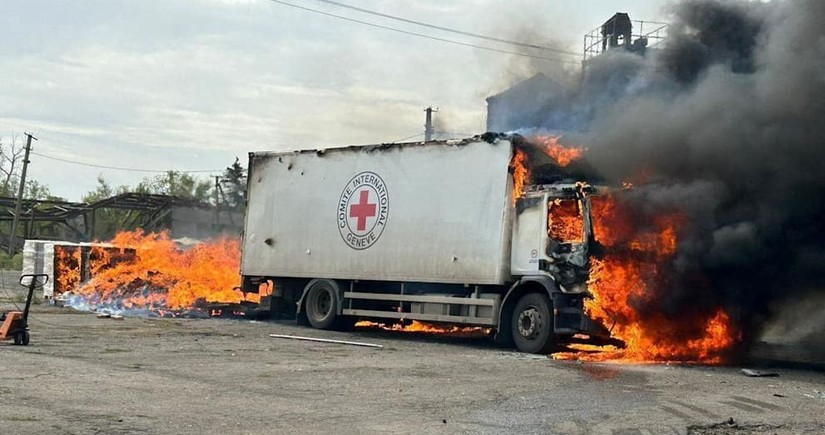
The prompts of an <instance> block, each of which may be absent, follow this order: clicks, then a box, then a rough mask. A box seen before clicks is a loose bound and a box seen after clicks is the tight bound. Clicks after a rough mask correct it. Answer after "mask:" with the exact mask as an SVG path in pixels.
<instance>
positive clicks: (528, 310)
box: [510, 293, 553, 353]
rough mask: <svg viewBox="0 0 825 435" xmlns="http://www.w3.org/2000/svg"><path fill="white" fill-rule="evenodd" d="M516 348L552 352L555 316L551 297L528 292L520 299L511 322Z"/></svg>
mask: <svg viewBox="0 0 825 435" xmlns="http://www.w3.org/2000/svg"><path fill="white" fill-rule="evenodd" d="M510 325H511V331H512V334H513V341H514V342H515V344H516V348H518V350H520V351H522V352H527V353H550V350H551V349H552V347H553V332H552V328H553V317H552V316H551V314H550V298H548V297H547V295H544V294H541V293H528V294H526V295H524V296H522V297H521V299H519V301H518V303H517V304H516V308H515V309H514V310H513V318H512V320H511V322H510Z"/></svg>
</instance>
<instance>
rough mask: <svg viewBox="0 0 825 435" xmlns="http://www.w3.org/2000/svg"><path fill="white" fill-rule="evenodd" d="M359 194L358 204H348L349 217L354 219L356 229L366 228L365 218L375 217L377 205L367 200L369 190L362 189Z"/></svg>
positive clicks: (362, 229) (368, 198)
mask: <svg viewBox="0 0 825 435" xmlns="http://www.w3.org/2000/svg"><path fill="white" fill-rule="evenodd" d="M360 195H361V197H360V198H359V201H358V204H352V205H350V206H349V217H351V218H355V219H356V221H357V224H356V227H357V231H364V230H366V229H367V218H371V217H375V214H376V208H377V205H376V204H371V203H370V202H369V201H370V192H369V191H368V190H362V191H361V192H360Z"/></svg>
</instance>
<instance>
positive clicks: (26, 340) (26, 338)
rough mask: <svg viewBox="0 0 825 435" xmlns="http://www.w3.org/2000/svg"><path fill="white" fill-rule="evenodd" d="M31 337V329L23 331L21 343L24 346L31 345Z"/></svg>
mask: <svg viewBox="0 0 825 435" xmlns="http://www.w3.org/2000/svg"><path fill="white" fill-rule="evenodd" d="M29 338H30V337H29V331H23V337H22V340H21V344H22V345H23V346H28V345H29Z"/></svg>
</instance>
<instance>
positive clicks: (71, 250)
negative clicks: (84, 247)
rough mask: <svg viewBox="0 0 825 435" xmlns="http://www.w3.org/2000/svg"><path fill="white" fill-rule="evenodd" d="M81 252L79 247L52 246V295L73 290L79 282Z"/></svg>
mask: <svg viewBox="0 0 825 435" xmlns="http://www.w3.org/2000/svg"><path fill="white" fill-rule="evenodd" d="M81 261H82V252H81V249H80V246H73V245H55V246H54V277H55V283H54V284H55V285H54V294H55V295H58V294H60V293H64V292H66V291H70V290H73V289H75V288H77V286H78V285H80V281H81V269H82V268H81Z"/></svg>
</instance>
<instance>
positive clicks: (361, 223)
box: [335, 171, 390, 251]
mask: <svg viewBox="0 0 825 435" xmlns="http://www.w3.org/2000/svg"><path fill="white" fill-rule="evenodd" d="M389 210H390V196H389V193H388V191H387V185H386V184H384V180H383V179H382V178H381V177H380V176H379V175H378V174H376V173H375V172H371V171H364V172H360V173H358V174H356V175H355V176H354V177H352V178H351V179H350V180H349V181H348V182H347V184H345V185H344V189H343V190H342V191H341V196H340V197H338V205H337V206H336V208H335V218H336V226H337V227H338V232H340V233H341V239H342V240H343V241H344V243H346V244H347V246H349V247H350V248H352V249H356V250H359V251H361V250H364V249H368V248H369V247H370V246H372V245H373V244H375V242H377V241H378V239H379V238H380V237H381V234H382V233H383V232H384V228H386V227H387V217H388V216H389Z"/></svg>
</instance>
